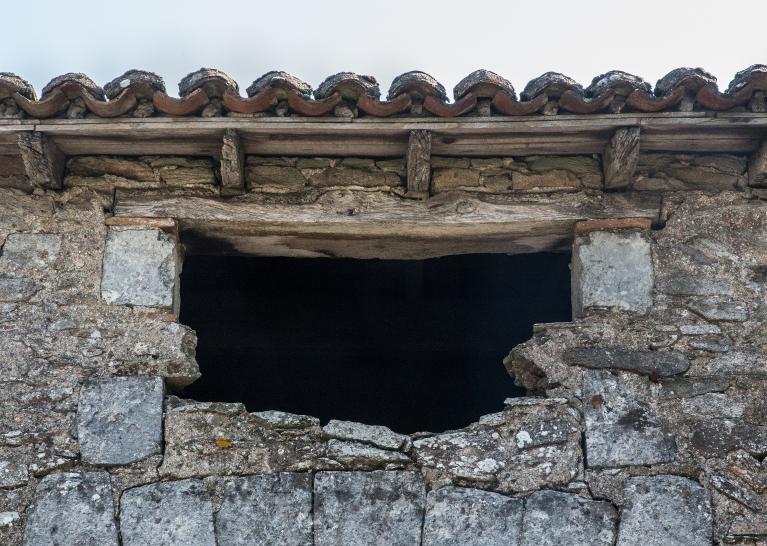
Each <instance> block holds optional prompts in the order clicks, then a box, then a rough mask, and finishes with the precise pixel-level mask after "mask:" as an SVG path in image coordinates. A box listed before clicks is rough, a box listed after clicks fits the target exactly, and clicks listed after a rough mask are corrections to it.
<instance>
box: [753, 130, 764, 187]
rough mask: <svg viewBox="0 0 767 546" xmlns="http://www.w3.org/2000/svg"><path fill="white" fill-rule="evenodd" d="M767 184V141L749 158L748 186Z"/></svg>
mask: <svg viewBox="0 0 767 546" xmlns="http://www.w3.org/2000/svg"><path fill="white" fill-rule="evenodd" d="M765 184H767V140H765V141H763V142H762V144H761V145H760V146H759V149H758V150H756V151H755V152H754V153H753V154H751V157H749V158H748V185H749V186H763V185H765Z"/></svg>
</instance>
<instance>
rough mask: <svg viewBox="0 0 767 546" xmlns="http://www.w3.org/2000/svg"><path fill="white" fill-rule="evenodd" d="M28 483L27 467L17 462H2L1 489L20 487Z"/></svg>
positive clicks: (0, 467)
mask: <svg viewBox="0 0 767 546" xmlns="http://www.w3.org/2000/svg"><path fill="white" fill-rule="evenodd" d="M28 481H29V471H28V470H27V465H25V464H23V463H21V462H17V461H4V460H0V487H18V486H20V485H24V484H25V483H27V482H28Z"/></svg>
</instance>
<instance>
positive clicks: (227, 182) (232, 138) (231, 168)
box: [221, 129, 245, 195]
mask: <svg viewBox="0 0 767 546" xmlns="http://www.w3.org/2000/svg"><path fill="white" fill-rule="evenodd" d="M244 192H245V152H244V151H243V149H242V142H241V141H240V136H239V135H238V134H237V131H235V130H234V129H227V130H226V131H224V144H223V146H222V147H221V195H239V194H241V193H244Z"/></svg>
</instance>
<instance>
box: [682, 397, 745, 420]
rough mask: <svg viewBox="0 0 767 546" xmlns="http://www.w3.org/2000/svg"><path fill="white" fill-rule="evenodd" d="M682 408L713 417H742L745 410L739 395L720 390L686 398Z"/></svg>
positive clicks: (687, 411) (702, 415)
mask: <svg viewBox="0 0 767 546" xmlns="http://www.w3.org/2000/svg"><path fill="white" fill-rule="evenodd" d="M681 408H682V411H684V412H685V413H687V414H690V415H697V416H700V417H706V418H711V419H740V418H741V417H743V411H744V406H743V401H742V400H740V399H739V398H738V397H737V396H735V395H727V394H723V393H719V392H717V393H713V392H712V393H707V394H701V395H700V396H693V397H691V398H685V399H684V400H683V401H682V404H681Z"/></svg>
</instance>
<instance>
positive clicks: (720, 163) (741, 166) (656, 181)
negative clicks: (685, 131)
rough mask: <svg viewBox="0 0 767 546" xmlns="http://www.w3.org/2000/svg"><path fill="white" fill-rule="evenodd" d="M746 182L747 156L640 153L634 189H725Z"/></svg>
mask: <svg viewBox="0 0 767 546" xmlns="http://www.w3.org/2000/svg"><path fill="white" fill-rule="evenodd" d="M745 184H746V158H745V157H741V156H734V155H724V154H721V155H715V156H711V155H694V154H661V153H640V154H639V162H638V164H637V168H636V179H635V181H634V185H633V188H634V189H635V190H640V191H643V190H647V191H678V190H704V191H725V190H732V189H735V188H736V187H742V186H745Z"/></svg>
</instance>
